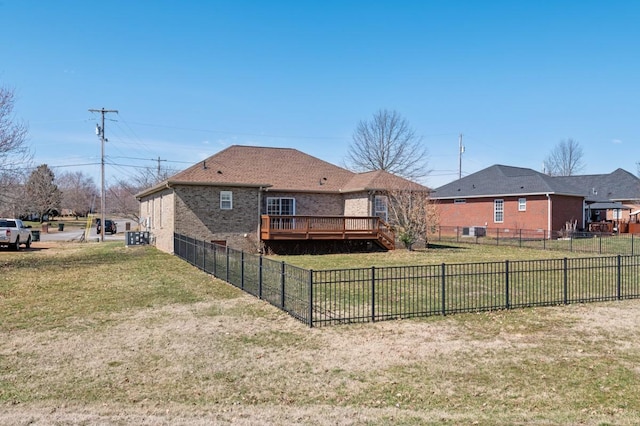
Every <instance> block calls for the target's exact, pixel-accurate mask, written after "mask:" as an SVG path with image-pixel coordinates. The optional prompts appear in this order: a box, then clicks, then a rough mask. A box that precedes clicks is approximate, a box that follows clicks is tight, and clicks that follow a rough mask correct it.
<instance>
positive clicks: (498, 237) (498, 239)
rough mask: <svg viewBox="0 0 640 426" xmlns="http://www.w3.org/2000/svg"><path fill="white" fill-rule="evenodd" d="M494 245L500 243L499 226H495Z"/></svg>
mask: <svg viewBox="0 0 640 426" xmlns="http://www.w3.org/2000/svg"><path fill="white" fill-rule="evenodd" d="M496 245H497V246H499V245H500V228H496Z"/></svg>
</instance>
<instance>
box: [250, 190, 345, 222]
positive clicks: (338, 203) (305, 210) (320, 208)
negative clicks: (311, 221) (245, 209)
mask: <svg viewBox="0 0 640 426" xmlns="http://www.w3.org/2000/svg"><path fill="white" fill-rule="evenodd" d="M268 197H276V198H277V197H286V198H295V200H296V214H297V215H302V216H304V215H308V216H342V215H343V214H344V202H343V200H342V194H306V193H291V192H271V191H267V192H264V193H263V194H262V212H263V213H264V214H266V211H267V198H268Z"/></svg>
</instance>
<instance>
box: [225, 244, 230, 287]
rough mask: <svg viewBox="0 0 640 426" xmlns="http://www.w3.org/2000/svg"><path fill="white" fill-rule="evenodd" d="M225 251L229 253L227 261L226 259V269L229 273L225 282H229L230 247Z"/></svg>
mask: <svg viewBox="0 0 640 426" xmlns="http://www.w3.org/2000/svg"><path fill="white" fill-rule="evenodd" d="M225 249H226V250H225V252H226V253H227V256H226V257H227V259H226V262H227V265H226V268H225V269H226V270H227V273H226V279H225V281H226V282H229V247H225Z"/></svg>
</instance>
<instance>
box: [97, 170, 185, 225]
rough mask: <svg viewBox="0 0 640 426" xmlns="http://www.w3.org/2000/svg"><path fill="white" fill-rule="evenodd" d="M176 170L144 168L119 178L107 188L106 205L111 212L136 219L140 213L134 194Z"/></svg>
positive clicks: (162, 179) (166, 177) (160, 180)
mask: <svg viewBox="0 0 640 426" xmlns="http://www.w3.org/2000/svg"><path fill="white" fill-rule="evenodd" d="M175 173H176V170H174V169H171V168H162V169H160V170H157V169H155V170H154V169H152V168H146V169H143V170H141V171H139V172H138V173H137V174H136V175H134V176H132V177H129V178H128V179H120V180H118V182H117V183H116V184H115V185H110V186H109V188H108V189H107V198H108V200H107V206H108V210H109V211H110V212H111V213H117V214H120V215H122V216H127V217H130V218H132V219H135V220H136V221H137V220H138V219H139V215H140V203H139V202H138V200H137V199H136V197H135V195H136V194H137V193H139V192H141V191H143V190H145V189H147V188H150V187H152V186H154V185H156V184H158V183H160V182H162V181H164V180H166V179H168V178H169V177H170V176H172V175H174V174H175Z"/></svg>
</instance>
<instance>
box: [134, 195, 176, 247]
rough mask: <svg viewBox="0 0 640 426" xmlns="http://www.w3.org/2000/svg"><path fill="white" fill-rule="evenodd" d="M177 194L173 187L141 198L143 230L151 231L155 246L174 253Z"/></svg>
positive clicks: (141, 227)
mask: <svg viewBox="0 0 640 426" xmlns="http://www.w3.org/2000/svg"><path fill="white" fill-rule="evenodd" d="M174 202H175V196H174V193H173V191H172V190H171V189H165V190H162V191H160V192H156V193H155V194H153V195H151V196H149V197H144V198H142V199H141V200H140V218H141V220H142V224H141V226H140V229H141V230H142V231H149V232H150V233H151V236H152V237H153V239H154V244H155V246H156V247H157V248H158V249H160V250H162V251H166V252H168V253H173V227H174V223H175V222H174V219H175V216H174Z"/></svg>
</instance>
